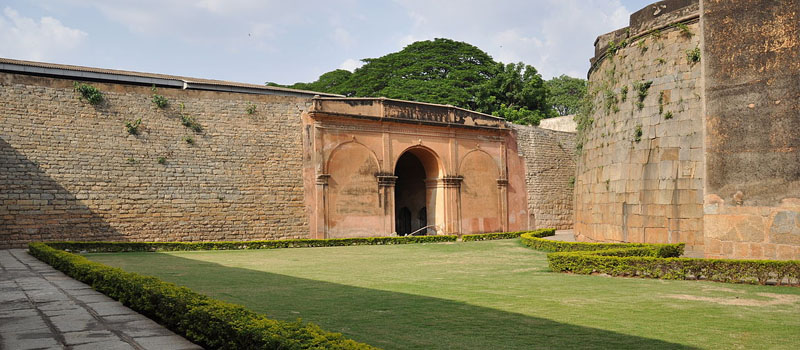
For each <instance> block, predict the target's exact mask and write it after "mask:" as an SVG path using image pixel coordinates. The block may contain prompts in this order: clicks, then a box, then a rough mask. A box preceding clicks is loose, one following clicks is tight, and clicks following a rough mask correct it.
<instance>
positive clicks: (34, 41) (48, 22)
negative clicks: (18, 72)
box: [0, 7, 88, 61]
mask: <svg viewBox="0 0 800 350" xmlns="http://www.w3.org/2000/svg"><path fill="white" fill-rule="evenodd" d="M87 36H88V35H87V34H86V33H85V32H83V31H81V30H79V29H73V28H69V27H67V26H64V25H63V24H61V22H60V21H59V20H57V19H55V18H52V17H42V18H41V19H39V21H36V20H35V19H33V18H29V17H25V16H22V15H20V14H19V12H17V11H15V10H13V9H11V8H10V7H6V8H5V9H4V10H3V14H2V15H0V42H2V43H3V44H2V45H1V46H0V56H3V57H14V58H20V59H26V60H34V61H41V60H48V59H53V58H54V57H55V56H56V55H58V54H59V53H63V52H65V51H70V50H73V49H75V48H77V47H78V46H80V44H81V43H83V42H84V40H85V39H86V37H87Z"/></svg>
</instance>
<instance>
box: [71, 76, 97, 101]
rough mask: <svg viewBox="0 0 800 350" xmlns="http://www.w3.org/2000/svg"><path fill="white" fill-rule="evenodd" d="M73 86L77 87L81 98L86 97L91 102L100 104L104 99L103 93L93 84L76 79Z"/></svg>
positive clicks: (76, 89)
mask: <svg viewBox="0 0 800 350" xmlns="http://www.w3.org/2000/svg"><path fill="white" fill-rule="evenodd" d="M73 87H74V88H75V91H77V92H78V93H79V94H80V95H81V98H82V99H85V100H86V101H88V102H89V103H90V104H93V105H99V104H100V103H102V102H103V100H104V98H103V93H102V92H100V90H99V89H97V88H96V87H94V86H93V85H89V84H83V83H79V82H77V81H76V82H74V83H73Z"/></svg>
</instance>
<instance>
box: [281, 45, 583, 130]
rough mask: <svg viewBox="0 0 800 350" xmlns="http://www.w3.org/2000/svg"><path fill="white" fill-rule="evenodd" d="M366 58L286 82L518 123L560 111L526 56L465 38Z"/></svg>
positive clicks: (343, 93)
mask: <svg viewBox="0 0 800 350" xmlns="http://www.w3.org/2000/svg"><path fill="white" fill-rule="evenodd" d="M362 61H363V62H364V63H365V64H364V65H363V66H361V67H360V68H357V69H356V70H355V71H354V72H352V73H350V72H349V71H346V70H342V69H337V70H334V71H331V72H327V73H325V74H323V75H321V76H320V77H319V79H317V80H316V81H314V82H311V83H296V84H293V85H288V86H286V87H289V88H295V89H303V90H311V91H320V92H328V93H335V94H341V95H345V96H348V97H366V96H375V97H378V96H382V97H387V98H396V99H402V100H410V101H419V102H428V103H438V104H449V105H453V106H457V107H462V108H466V109H470V110H475V111H478V112H483V113H488V114H492V115H495V116H500V117H504V118H506V120H508V121H510V122H513V123H519V124H531V125H537V124H538V123H539V120H541V119H542V118H548V117H552V116H556V115H558V113H556V112H555V111H554V110H553V106H554V105H553V104H552V102H551V100H550V99H549V98H548V94H549V93H548V89H547V86H546V83H545V82H544V81H543V80H542V77H541V75H540V74H539V73H538V72H537V71H536V69H535V68H534V67H532V66H529V65H525V64H523V63H522V62H519V63H510V64H502V63H498V62H495V61H494V60H493V59H492V57H491V56H489V55H488V54H487V53H486V52H484V51H482V50H481V49H479V48H477V47H475V46H472V45H470V44H467V43H463V42H458V41H454V40H450V39H434V40H428V41H418V42H415V43H413V44H410V45H408V46H406V47H405V48H404V49H403V50H401V51H398V52H394V53H390V54H388V55H385V56H382V57H379V58H366V59H363V60H362ZM562 77H565V76H562ZM566 78H569V77H566ZM570 79H572V78H570ZM548 83H549V82H548ZM268 84H270V85H277V84H272V83H268ZM584 91H585V87H584ZM559 101H560V99H559Z"/></svg>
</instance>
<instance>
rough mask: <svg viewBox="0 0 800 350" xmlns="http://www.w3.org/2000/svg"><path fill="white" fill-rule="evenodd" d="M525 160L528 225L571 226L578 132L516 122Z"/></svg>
mask: <svg viewBox="0 0 800 350" xmlns="http://www.w3.org/2000/svg"><path fill="white" fill-rule="evenodd" d="M513 128H514V134H515V135H516V140H517V147H518V151H519V155H520V156H521V157H522V159H524V161H525V183H526V186H527V192H528V193H527V194H528V228H530V229H536V228H549V227H552V228H556V229H559V230H563V229H571V228H572V219H573V205H572V204H573V200H574V199H573V186H574V180H575V133H572V132H563V131H555V130H548V129H543V128H539V127H534V126H526V125H514V126H513Z"/></svg>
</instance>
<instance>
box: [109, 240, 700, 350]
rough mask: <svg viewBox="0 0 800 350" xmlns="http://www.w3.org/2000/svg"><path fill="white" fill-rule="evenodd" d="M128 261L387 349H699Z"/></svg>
mask: <svg viewBox="0 0 800 350" xmlns="http://www.w3.org/2000/svg"><path fill="white" fill-rule="evenodd" d="M127 254H148V255H147V258H146V259H125V261H124V262H122V261H121V262H120V264H117V265H118V266H120V267H122V268H124V269H126V270H128V271H132V272H139V273H143V274H154V275H156V276H157V277H160V278H162V279H163V280H167V281H170V282H174V283H177V284H181V285H185V286H187V287H189V288H192V289H193V290H195V291H197V292H199V293H204V294H206V295H209V296H211V297H214V298H217V299H221V300H225V301H229V302H233V303H237V304H241V305H244V306H246V307H248V308H250V309H251V310H254V311H258V312H262V313H265V314H267V315H268V316H269V317H272V318H277V319H283V320H289V321H294V320H296V319H298V318H302V319H303V320H304V321H309V322H314V323H317V324H319V325H320V326H322V327H323V328H325V329H327V330H329V331H334V332H341V333H344V334H345V335H346V336H348V337H350V338H353V339H355V340H358V341H362V342H366V343H369V344H371V345H374V346H378V347H382V348H385V349H626V348H630V349H634V348H635V349H693V347H690V346H685V345H681V344H675V343H669V342H665V341H661V340H655V339H648V338H642V337H638V336H631V335H626V334H620V333H616V332H612V331H606V330H602V329H595V328H587V327H582V326H575V325H570V324H565V323H559V322H554V321H551V320H548V319H543V318H537V317H531V316H526V315H522V314H517V313H510V312H506V311H500V310H495V309H491V308H485V307H480V306H474V305H469V304H465V303H462V302H456V301H452V300H447V299H440V298H432V297H425V296H418V295H413V294H405V293H397V292H388V291H381V290H374V289H367V288H361V287H352V286H347V285H341V284H336V283H330V282H323V281H317V280H311V279H304V278H297V277H291V276H285V275H280V274H274V273H268V272H261V271H255V270H248V269H242V268H233V267H226V266H222V265H219V264H216V263H209V262H204V261H198V260H191V259H186V258H181V257H176V256H173V255H169V254H159V253H127ZM151 254H152V255H151ZM99 260H103V259H99ZM154 267H155V268H154Z"/></svg>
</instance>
